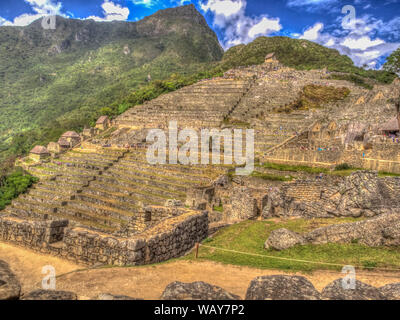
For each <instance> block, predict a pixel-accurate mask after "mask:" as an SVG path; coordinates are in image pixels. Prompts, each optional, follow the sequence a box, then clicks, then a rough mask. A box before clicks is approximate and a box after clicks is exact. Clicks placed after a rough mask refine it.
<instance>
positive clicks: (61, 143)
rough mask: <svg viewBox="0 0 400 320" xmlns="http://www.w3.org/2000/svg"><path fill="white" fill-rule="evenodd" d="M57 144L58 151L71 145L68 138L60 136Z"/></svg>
mask: <svg viewBox="0 0 400 320" xmlns="http://www.w3.org/2000/svg"><path fill="white" fill-rule="evenodd" d="M57 144H58V145H59V148H60V152H61V151H64V150H67V149H69V148H70V147H71V145H70V143H69V142H68V140H67V139H65V138H62V137H61V138H60V139H58V142H57Z"/></svg>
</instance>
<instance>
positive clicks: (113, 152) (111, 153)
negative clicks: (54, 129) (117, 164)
mask: <svg viewBox="0 0 400 320" xmlns="http://www.w3.org/2000/svg"><path fill="white" fill-rule="evenodd" d="M69 153H77V154H92V155H102V156H108V157H113V158H118V157H122V156H123V155H124V154H125V153H126V150H125V149H115V148H99V149H95V150H93V149H81V148H79V149H78V148H77V149H73V150H71V151H69Z"/></svg>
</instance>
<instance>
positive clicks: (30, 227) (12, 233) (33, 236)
mask: <svg viewBox="0 0 400 320" xmlns="http://www.w3.org/2000/svg"><path fill="white" fill-rule="evenodd" d="M68 223H69V221H68V220H58V221H54V220H53V221H39V220H23V219H20V218H14V217H9V216H1V217H0V240H2V241H7V242H17V243H20V244H22V245H24V246H28V247H33V248H42V247H45V246H46V245H49V244H52V243H55V242H58V241H61V240H62V239H63V236H64V230H65V228H66V227H67V226H68Z"/></svg>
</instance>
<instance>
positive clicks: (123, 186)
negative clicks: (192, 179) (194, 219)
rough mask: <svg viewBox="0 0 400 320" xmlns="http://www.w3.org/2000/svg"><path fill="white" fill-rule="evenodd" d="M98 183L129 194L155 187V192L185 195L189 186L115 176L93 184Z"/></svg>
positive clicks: (107, 176) (100, 179)
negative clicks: (164, 191) (160, 190)
mask: <svg viewBox="0 0 400 320" xmlns="http://www.w3.org/2000/svg"><path fill="white" fill-rule="evenodd" d="M98 183H101V184H110V185H112V186H113V187H115V188H117V187H118V189H117V190H121V191H123V190H125V191H126V192H127V193H129V192H135V191H136V190H137V188H144V186H147V187H154V189H155V190H154V191H156V189H163V190H168V191H169V192H179V193H182V194H183V193H185V192H186V191H187V188H188V186H187V184H175V183H169V182H165V181H160V180H153V179H152V180H148V179H146V178H143V177H138V176H129V177H119V176H118V177H115V176H113V175H103V176H101V177H98V179H97V180H96V181H94V182H92V183H91V184H92V185H97V184H98Z"/></svg>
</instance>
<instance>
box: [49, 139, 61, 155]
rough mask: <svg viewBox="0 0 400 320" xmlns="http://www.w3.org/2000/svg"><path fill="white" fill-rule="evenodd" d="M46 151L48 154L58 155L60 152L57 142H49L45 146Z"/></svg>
mask: <svg viewBox="0 0 400 320" xmlns="http://www.w3.org/2000/svg"><path fill="white" fill-rule="evenodd" d="M47 150H49V152H50V153H52V154H58V153H60V152H61V147H60V144H59V143H57V142H50V143H49V144H48V145H47Z"/></svg>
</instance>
